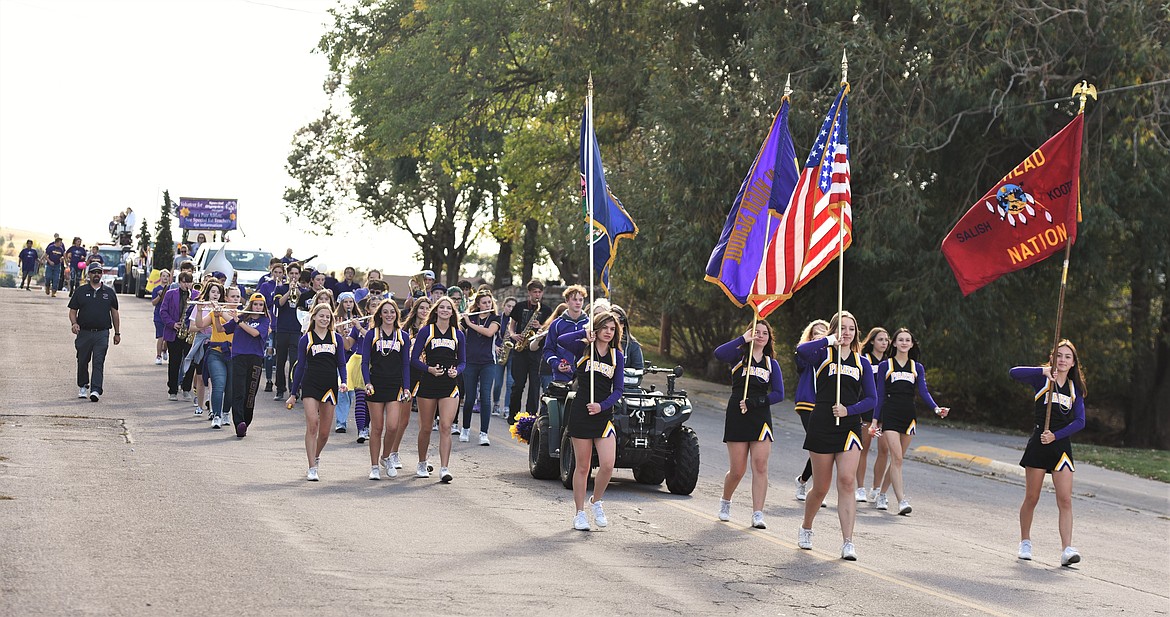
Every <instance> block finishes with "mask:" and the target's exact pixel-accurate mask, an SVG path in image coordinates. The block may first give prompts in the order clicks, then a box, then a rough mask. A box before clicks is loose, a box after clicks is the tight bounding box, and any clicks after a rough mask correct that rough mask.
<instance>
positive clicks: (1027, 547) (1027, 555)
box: [1017, 540, 1032, 561]
mask: <svg viewBox="0 0 1170 617" xmlns="http://www.w3.org/2000/svg"><path fill="white" fill-rule="evenodd" d="M1017 556H1018V557H1019V558H1020V559H1023V560H1024V561H1032V541H1031V540H1021V541H1020V552H1019V553H1018V554H1017Z"/></svg>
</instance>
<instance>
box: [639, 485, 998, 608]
mask: <svg viewBox="0 0 1170 617" xmlns="http://www.w3.org/2000/svg"><path fill="white" fill-rule="evenodd" d="M655 499H657V500H658V501H661V502H663V503H665V504H666V505H669V506H673V507H675V508H677V509H679V510H682V511H683V512H687V513H689V514H694V515H695V516H697V517H699V518H702V519H704V520H708V521H716V522H718V521H719V519H718V518H716V517H714V516H712V515H710V514H707V513H706V512H700V511H698V510H695V509H694V508H691V507H688V506H684V505H683V504H681V503H678V502H676V501H672V500H670V499H668V498H667V497H666V496H665V495H662V494H658V495H655ZM728 529H729V530H733V531H739V532H740V533H746V534H747V535H749V536H751V537H753V538H758V539H760V540H764V541H766V542H771V543H772V544H775V545H777V546H783V547H784V548H788V549H796V550H800V547H798V546H797V545H796V544H794V543H792V542H786V541H784V540H781V539H780V538H777V537H776V536H772V535H769V534H766V533H759V532H757V531H755V529H754V528H751V527H745V528H743V529H736V528H735V527H729V528H728ZM801 552H803V553H807V554H809V555H811V556H813V557H816V558H817V559H820V560H821V561H824V562H826V563H828V562H833V563H835V564H837V565H840V566H842V567H846V568H852V569H854V570H857V571H858V572H861V573H862V574H865V575H866V576H872V577H874V578H878V579H881V580H883V581H886V582H888V583H893V584H895V585H898V586H900V587H905V588H906V589H909V590H911V591H917V592H919V593H924V594H926V595H929V596H934V597H935V598H938V599H940V600H944V601H946V602H953V603H955V604H959V605H962V606H966V607H967V608H970V609H974V610H977V611H979V612H982V613H987V614H988V615H999V616H1001V617H1008V615H1009V613H1002V612H1000V611H998V610H996V609H994V608H991V607H989V606H986V605H983V604H979V603H978V602H974V601H971V600H967V599H965V598H961V597H959V596H954V595H951V594H949V593H945V592H941V591H937V590H935V589H931V588H929V587H923V586H922V585H918V584H916V583H912V582H910V581H907V580H903V579H900V578H897V577H893V576H890V575H888V574H883V573H881V572H878V571H877V570H873V569H871V568H867V567H865V566H863V565H860V564H858V563H857V562H856V561H845V560H843V559H841V558H840V557H832V556H830V555H827V554H825V553H818V552H816V551H801Z"/></svg>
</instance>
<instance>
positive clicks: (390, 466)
mask: <svg viewBox="0 0 1170 617" xmlns="http://www.w3.org/2000/svg"><path fill="white" fill-rule="evenodd" d="M382 467H385V468H386V477H387V478H397V477H398V470H397V469H395V468H394V463H393V462H392V461H391V460H390V459H389V458H384V459H382Z"/></svg>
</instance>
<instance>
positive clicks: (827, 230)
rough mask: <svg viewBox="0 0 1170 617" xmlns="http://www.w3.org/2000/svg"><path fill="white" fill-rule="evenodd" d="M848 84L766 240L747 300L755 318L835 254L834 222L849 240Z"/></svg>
mask: <svg viewBox="0 0 1170 617" xmlns="http://www.w3.org/2000/svg"><path fill="white" fill-rule="evenodd" d="M848 113H849V104H848V86H842V87H841V92H840V93H839V94H837V98H836V100H834V101H833V106H832V107H830V108H829V113H828V115H827V116H825V122H824V123H823V124H822V125H821V130H820V132H819V133H818V134H817V141H816V143H815V144H814V145H813V147H812V151H811V152H809V154H808V161H806V162H805V164H804V168H803V169H802V170H801V172H800V179H799V180H797V183H796V190H795V191H793V193H792V201H791V202H790V203H789V204H788V208H787V209H786V210H785V211H784V215H783V216H782V217H781V219H780V224H779V225H778V226H777V227H776V229H775V231H774V232H773V234H772V237H771V238H770V239H769V241H768V248H767V249H766V250H765V252H764V261H763V262H762V263H761V264H760V272H759V274H758V275H757V276H756V281H755V284H753V285H752V294H751V296H750V297H749V301H750V302H751V303H752V305H753V306H755V308H756V312H757V313H759V315H760V316H761V317H767V316H768V314H769V313H771V312H772V311H774V310H776V308H777V307H779V306H780V305H781V304H784V302H785V301H786V300H788V298H791V297H792V294H794V293H796V291H797V290H798V289H800V288H801V287H804V286H805V284H807V283H808V282H809V281H810V280H812V278H813V277H815V276H816V275H818V274H820V272H821V270H824V269H825V267H826V266H828V265H829V264H830V263H832V261H833V259H835V258H836V257H837V255H839V251H840V250H842V249H841V248H840V247H841V237H840V236H839V234H840V233H841V231H842V230H840V229H839V222H838V221H839V220H841V219H842V217H843V220H844V230H843V232H844V247H845V248H849V245H850V244H852V243H853V213H852V209H851V207H850V200H851V198H850V193H849V133H848V131H847V129H846V119H847V117H848Z"/></svg>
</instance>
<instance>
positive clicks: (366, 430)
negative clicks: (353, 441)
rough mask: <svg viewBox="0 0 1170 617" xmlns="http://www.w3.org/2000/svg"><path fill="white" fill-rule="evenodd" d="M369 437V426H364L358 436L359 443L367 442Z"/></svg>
mask: <svg viewBox="0 0 1170 617" xmlns="http://www.w3.org/2000/svg"><path fill="white" fill-rule="evenodd" d="M369 438H370V429H369V427H366V428H363V429H362V430H360V431H358V437H357V442H358V443H366V440H367V439H369Z"/></svg>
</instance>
